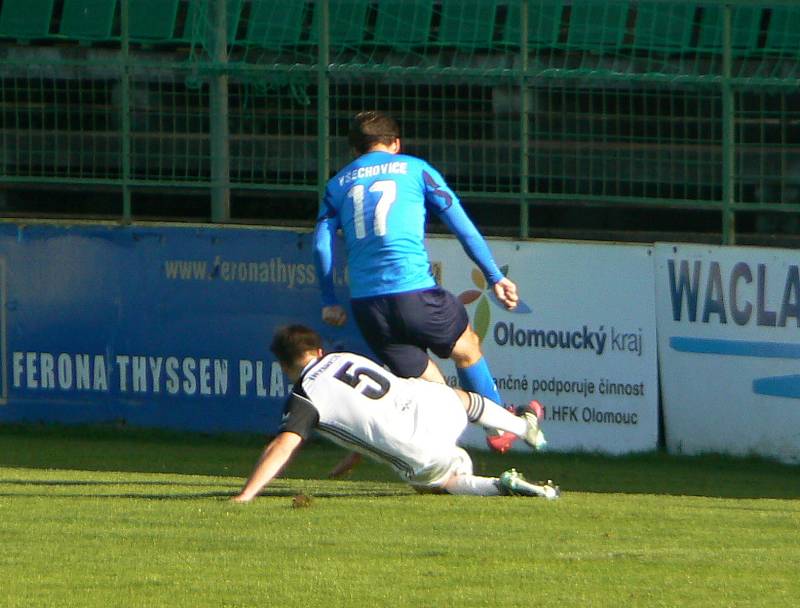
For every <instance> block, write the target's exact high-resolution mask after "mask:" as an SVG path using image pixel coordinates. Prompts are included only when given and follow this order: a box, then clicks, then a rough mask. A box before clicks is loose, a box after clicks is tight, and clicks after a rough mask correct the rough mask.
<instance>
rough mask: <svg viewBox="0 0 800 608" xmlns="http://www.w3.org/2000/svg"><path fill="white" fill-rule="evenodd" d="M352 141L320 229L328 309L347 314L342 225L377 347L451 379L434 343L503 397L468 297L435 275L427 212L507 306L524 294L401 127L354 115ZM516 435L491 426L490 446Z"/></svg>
mask: <svg viewBox="0 0 800 608" xmlns="http://www.w3.org/2000/svg"><path fill="white" fill-rule="evenodd" d="M348 139H349V143H350V146H351V147H352V148H353V150H354V152H355V153H356V154H357V158H356V159H355V160H354V161H353V162H351V163H350V164H348V165H347V166H346V167H344V168H343V169H342V170H341V171H339V173H337V174H336V175H335V176H334V177H333V178H332V179H331V180H330V181H329V182H328V185H327V188H326V190H325V197H324V199H323V200H322V202H321V205H320V210H319V216H318V218H317V227H316V231H315V237H314V248H315V262H316V264H317V271H318V275H319V278H320V283H321V286H322V318H323V320H324V321H325V322H327V323H329V324H331V325H343V324H344V323H345V322H346V320H347V315H346V312H345V310H344V308H343V307H342V306H341V305H340V304H339V302H338V301H337V299H336V296H335V294H334V288H333V243H334V236H335V234H336V231H337V229H340V228H341V230H342V233H343V235H344V242H345V248H346V251H347V263H348V267H349V272H350V297H351V302H350V303H351V307H352V310H353V316H354V317H355V321H356V324H357V325H358V327H359V329H360V330H361V333H362V335H363V336H364V339H365V340H366V342H367V344H369V346H370V348H372V350H373V351H374V352H375V354H376V355H377V356H378V357H380V358H381V360H382V361H383V362H384V363H385V364H386V365H387V366H388V367H389V368H390V369H391V370H392V371H393V372H394V373H395V374H397V375H399V376H402V377H421V378H424V379H426V380H432V381H436V382H442V383H443V382H444V377H443V376H442V373H441V371H440V370H439V368H438V367H437V365H436V364H435V363H434V362H433V361H432V360H431V359H430V357H429V356H428V351H431V352H433V353H435V354H436V355H438V356H439V357H443V358H447V357H449V358H451V359H452V360H453V361H454V363H455V365H456V370H457V374H458V377H459V381H460V384H461V386H462V387H463V388H464V389H465V390H469V391H473V392H476V393H479V394H481V395H483V396H485V397H488V398H489V399H492V400H493V401H495V402H498V403H502V399H501V398H500V395H499V394H498V392H497V388H496V386H495V383H494V379H493V377H492V374H491V372H490V370H489V367H488V365H487V363H486V361H485V359H484V358H483V355H482V353H481V349H480V341H479V339H478V336H477V334H476V333H475V331H474V330H473V329H472V327H471V326H470V323H469V317H468V316H467V312H466V309H465V308H464V305H463V304H462V303H461V302H460V301H459V300H458V299H457V298H456V297H455V296H454V295H453V294H451V293H450V292H448V291H446V290H444V289H442V288H441V287H439V286H437V285H436V281H435V280H434V277H433V274H432V273H431V266H430V260H429V258H428V252H427V251H426V249H425V221H426V216H427V212H428V211H430V212H433V213H435V214H436V215H437V216H438V217H439V218H440V219H441V220H442V221H443V222H444V223H445V224H446V225H447V226H448V228H449V229H450V230H451V231H452V232H453V233H454V234H455V235H456V237H458V239H459V241H460V242H461V245H462V246H463V248H464V250H465V252H466V253H467V255H468V256H469V257H470V259H472V261H473V262H475V264H477V265H478V267H479V268H480V269H481V271H482V272H483V274H484V276H485V277H486V280H487V281H488V283H489V285H491V286H492V288H493V290H494V293H495V295H496V296H497V299H498V300H499V301H500V302H501V303H502V304H503V305H504V306H505V307H506V308H508V309H509V310H512V309H513V308H514V307H516V305H517V302H518V300H519V297H518V295H517V287H516V285H515V284H514V283H513V282H512V281H511V280H510V279H508V278H507V277H504V276H503V274H502V272H501V271H500V269H499V268H498V266H497V264H496V263H495V261H494V259H493V258H492V254H491V252H490V251H489V247H488V246H487V244H486V241H485V240H484V238H483V237H482V236H481V234H480V233H479V232H478V230H477V228H476V227H475V225H474V224H473V223H472V221H471V220H470V219H469V217H468V216H467V214H466V213H465V211H464V209H463V207H462V206H461V203H460V202H459V199H458V197H457V196H456V195H455V193H454V192H453V191H452V190H451V189H450V188H449V187H448V186H447V184H446V183H445V180H444V178H443V177H442V176H441V175H440V174H439V172H438V171H436V169H434V168H433V167H431V166H430V165H429V164H428V163H427V162H425V161H424V160H421V159H419V158H416V157H413V156H409V155H406V154H401V152H400V147H401V144H400V129H399V127H398V125H397V123H396V122H395V121H394V119H392V118H391V117H389V116H387V115H385V114H382V113H380V112H361V113H359V114H358V115H356V116H355V118H354V119H353V121H352V123H351V125H350V133H349V137H348ZM515 438H516V437H515V436H513V435H511V434H505V435H490V436H488V437H487V441H488V442H489V445H490V447H492V448H493V449H496V450H498V451H506V450H507V449H508V448H509V447H510V445H511V443H512V442H513V441H514V439H515Z"/></svg>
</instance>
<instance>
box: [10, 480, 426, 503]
mask: <svg viewBox="0 0 800 608" xmlns="http://www.w3.org/2000/svg"><path fill="white" fill-rule="evenodd" d="M279 483H280V487H275V486H272V487H269V486H268V487H267V488H265V489H264V491H263V492H262V493H261V497H262V498H273V497H275V498H280V497H284V498H285V497H293V496H296V495H298V494H299V493H301V492H303V493H306V492H309V490H308V488H306V487H303V488H302V489H301V488H300V487H299V486H300V485H303V486H306V485H308V484H307V483H306V482H305V481H304V480H298V481H297V482H295V483H296V485H297V486H298V487H285V486H287V485H290V484H293V482H292V480H285V479H282V480H279ZM331 483H335V484H336V486H337V487H336V488H335V489H332V490H329V489H326V490H316V489H315V490H314V491H313V492H310V494H311V496H312V497H313V498H383V497H396V496H408V495H411V494H413V492H411V491H410V490H408V489H406V488H405V486H399V487H398V489H397V490H394V489H386V490H384V489H378V488H375V487H369V484H363V483H348V482H331ZM398 485H399V484H398ZM3 486H15V487H19V488H20V491H17V492H9V491H6V492H4V491H2V488H3ZM138 486H141V487H143V488H150V487H153V486H158V487H170V488H173V489H176V490H178V491H173V492H163V493H156V492H145V491H143V492H105V491H102V490H104V489H106V488H114V487H125V488H131V487H138ZM208 486H212V487H214V486H216V487H225V488H227V489H226V490H211V491H206V492H191V491H188V492H184V491H180V489H181V488H205V487H208ZM240 487H241V486H240V485H234V484H226V483H222V482H220V483H213V482H211V483H193V482H169V481H102V480H98V481H88V480H69V479H48V480H42V479H30V480H28V479H0V497H8V498H26V497H27V498H30V497H35V498H92V499H104V498H111V499H137V500H198V499H203V498H221V499H226V500H227V499H230V498H231V497H232V496H234V495H235V494H236V493H237V492H238V491H239V488H240ZM24 488H30V489H31V490H32V491H27V492H26V491H24ZM45 488H47V489H54V490H55V491H53V492H49V491H47V490H45ZM61 488H98V490H99V491H98V492H81V493H63V492H59V491H58V490H59V489H61ZM37 490H38V491H37Z"/></svg>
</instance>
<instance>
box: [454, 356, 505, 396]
mask: <svg viewBox="0 0 800 608" xmlns="http://www.w3.org/2000/svg"><path fill="white" fill-rule="evenodd" d="M456 374H457V375H458V381H459V383H460V384H461V388H463V389H464V390H465V391H472V392H473V393H478V394H479V395H483V396H484V397H486V398H488V399H491V400H492V401H494V402H495V403H499V404H500V405H503V398H502V397H500V393H498V392H497V385H495V383H494V378H493V377H492V372H491V371H489V365H488V364H487V363H486V358H485V357H481V358H480V359H478V361H477V362H476V363H473V364H472V365H470V366H469V367H457V368H456Z"/></svg>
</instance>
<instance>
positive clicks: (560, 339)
mask: <svg viewBox="0 0 800 608" xmlns="http://www.w3.org/2000/svg"><path fill="white" fill-rule="evenodd" d="M311 245H312V244H311V235H310V233H309V232H307V231H295V230H280V229H257V228H242V227H238V228H235V227H208V226H182V227H176V226H150V227H130V226H129V227H120V226H117V225H104V226H103V225H94V224H90V225H75V224H72V225H58V224H48V223H38V224H28V225H21V224H15V223H9V222H5V223H0V313H1V314H0V358H1V359H2V361H1V363H2V364H1V365H0V422H20V421H28V422H31V421H42V422H62V423H104V424H105V423H111V424H120V425H122V424H130V425H134V426H143V427H166V428H175V429H184V430H195V431H206V432H223V431H237V432H238V431H244V432H259V433H266V434H270V433H274V432H275V430H276V429H277V425H278V421H279V418H280V413H281V409H282V405H283V401H284V397H285V396H286V394H287V391H288V390H289V385H288V384H287V380H286V378H285V377H284V376H283V374H282V373H281V371H280V369H279V367H278V366H277V364H276V362H275V361H274V360H273V358H272V356H271V354H270V353H269V351H268V344H269V341H270V338H271V335H272V332H273V331H274V329H275V328H276V327H277V326H279V325H282V324H285V323H291V322H301V323H306V324H308V325H311V326H312V327H315V328H317V329H318V330H319V331H320V332H321V333H322V334H323V337H324V338H325V341H326V346H327V348H329V349H332V350H333V349H348V350H355V351H357V352H364V353H366V354H369V352H368V350H367V348H366V346H365V345H364V343H363V341H362V340H361V338H360V336H359V334H358V332H357V331H356V330H355V328H354V326H353V324H352V322H351V323H348V324H347V326H346V327H344V328H331V327H329V326H326V325H324V324H322V323H321V321H320V309H319V306H320V290H319V285H318V282H317V278H316V273H315V270H314V267H313V264H312V262H311V260H312V255H311ZM491 247H492V250H493V252H494V254H495V257H496V259H497V260H498V262H499V264H500V265H501V266H502V267H503V269H504V271H505V272H506V273H507V274H508V275H509V276H510V277H511V278H512V279H514V280H515V281H516V282H517V283H518V285H519V286H520V292H521V295H522V302H521V303H520V305H519V307H518V308H517V310H516V311H514V312H508V311H506V310H504V309H503V308H502V307H501V306H500V305H499V304H497V302H496V301H494V299H493V297H492V293H491V289H489V288H488V286H487V285H486V284H485V282H484V279H483V276H482V275H481V273H480V272H479V271H478V269H477V268H471V267H470V266H469V265H465V264H464V257H463V256H464V254H463V252H462V250H461V248H460V245H459V244H458V243H457V241H456V240H455V239H452V238H444V237H436V238H431V239H429V249H430V253H431V259H432V260H433V268H434V271H435V274H436V276H437V278H438V280H439V282H440V283H441V284H442V285H443V286H444V287H446V288H447V289H449V290H451V291H452V292H453V293H455V294H456V295H458V296H459V298H460V299H461V300H462V301H463V302H465V304H466V306H467V310H468V311H469V314H470V318H471V321H472V324H473V326H474V327H475V330H476V331H477V332H478V334H479V335H480V336H481V337H482V340H483V350H484V352H485V354H486V357H487V360H488V361H489V363H490V366H491V369H492V371H493V373H494V375H495V378H496V382H497V384H498V388H499V390H500V393H501V394H502V395H503V396H504V398H505V399H506V401H507V402H508V403H510V404H513V405H524V404H526V403H527V402H528V401H530V400H531V399H537V400H539V401H540V402H541V403H542V404H543V405H544V406H545V416H546V420H545V425H546V429H547V437H548V440H549V442H550V443H549V444H550V447H551V449H553V450H560V451H564V450H598V451H602V452H607V453H626V452H635V451H648V450H654V449H657V448H658V446H659V444H660V441H664V442H665V443H666V447H667V449H668V450H669V451H670V452H675V453H699V452H723V453H731V454H738V455H759V456H767V457H773V458H779V459H781V460H784V461H789V462H797V461H800V439H798V435H797V432H796V429H797V428H798V426H800V409H798V407H797V406H798V400H799V399H800V377H798V375H797V374H796V369H795V368H794V361H795V360H796V359H798V358H800V340H798V338H797V332H798V328H800V271H798V264H797V262H796V255H795V254H794V252H793V251H789V250H777V249H759V248H734V247H709V246H692V245H683V244H682V245H676V244H661V243H659V244H657V245H655V246H654V247H653V246H644V245H619V244H616V245H615V244H599V243H569V242H538V241H537V242H531V241H528V242H523V241H510V240H500V239H493V240H492V242H491ZM339 253H341V250H340V251H339ZM341 257H342V256H341V255H339V259H340V260H341ZM335 282H336V285H337V290H338V294H339V296H340V298H341V299H342V300H343V301H346V298H347V293H348V291H347V273H346V268H345V267H343V266H342V265H341V262H340V263H339V264H338V265H337V267H336V277H335ZM440 363H441V365H442V369H443V372H444V374H445V376H446V378H447V381H448V383H450V384H453V385H454V384H455V383H456V376H455V370H454V368H453V366H452V363H451V362H449V361H441V362H440ZM659 404H660V407H661V411H659ZM660 414H661V415H663V427H664V435H663V437H659V415H660ZM464 440H465V442H466V443H467V444H468V445H473V446H475V447H484V442H483V438H482V435H481V433H474V432H469V433H468V434H467V435H465V437H464Z"/></svg>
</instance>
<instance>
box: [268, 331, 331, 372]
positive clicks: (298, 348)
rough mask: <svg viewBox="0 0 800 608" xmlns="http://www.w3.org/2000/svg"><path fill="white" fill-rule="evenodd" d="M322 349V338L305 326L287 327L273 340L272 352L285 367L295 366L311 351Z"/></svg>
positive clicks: (278, 332) (276, 334)
mask: <svg viewBox="0 0 800 608" xmlns="http://www.w3.org/2000/svg"><path fill="white" fill-rule="evenodd" d="M320 348H322V337H321V336H320V335H319V334H318V333H317V332H315V331H314V330H313V329H311V328H310V327H306V326H305V325H286V326H284V327H281V328H279V329H278V330H277V331H276V332H275V335H274V336H273V338H272V344H270V347H269V349H270V351H272V354H273V355H275V357H277V359H278V362H279V363H282V364H283V365H294V364H295V363H296V362H297V361H299V360H300V359H301V358H302V356H303V355H304V354H305V353H307V352H308V351H310V350H317V349H320Z"/></svg>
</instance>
